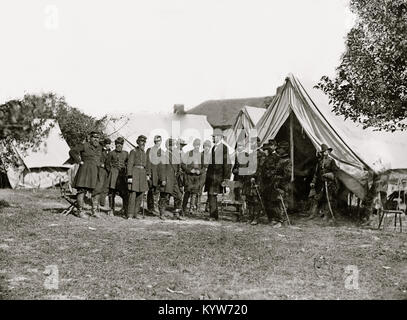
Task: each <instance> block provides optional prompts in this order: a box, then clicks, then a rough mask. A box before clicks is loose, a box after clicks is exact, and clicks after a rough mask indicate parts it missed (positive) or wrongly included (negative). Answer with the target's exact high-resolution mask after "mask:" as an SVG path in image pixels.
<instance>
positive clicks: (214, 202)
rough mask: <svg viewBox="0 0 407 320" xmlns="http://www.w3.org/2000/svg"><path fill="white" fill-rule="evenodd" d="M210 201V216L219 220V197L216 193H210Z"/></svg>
mask: <svg viewBox="0 0 407 320" xmlns="http://www.w3.org/2000/svg"><path fill="white" fill-rule="evenodd" d="M208 203H209V216H210V217H211V218H215V219H216V220H218V218H219V212H218V197H217V195H216V194H208Z"/></svg>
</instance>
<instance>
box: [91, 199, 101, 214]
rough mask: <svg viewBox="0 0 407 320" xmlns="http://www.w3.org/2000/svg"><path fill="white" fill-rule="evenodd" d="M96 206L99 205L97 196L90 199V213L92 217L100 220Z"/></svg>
mask: <svg viewBox="0 0 407 320" xmlns="http://www.w3.org/2000/svg"><path fill="white" fill-rule="evenodd" d="M98 204H99V196H98V195H96V196H93V197H92V209H91V212H92V216H93V217H95V218H100V215H99V214H98V212H97V207H98Z"/></svg>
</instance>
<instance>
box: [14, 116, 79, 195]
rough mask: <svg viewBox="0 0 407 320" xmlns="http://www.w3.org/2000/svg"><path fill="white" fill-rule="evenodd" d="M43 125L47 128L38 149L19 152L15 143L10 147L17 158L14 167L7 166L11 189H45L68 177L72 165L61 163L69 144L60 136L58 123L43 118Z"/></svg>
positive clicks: (67, 151) (66, 179)
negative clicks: (47, 132) (46, 133)
mask: <svg viewBox="0 0 407 320" xmlns="http://www.w3.org/2000/svg"><path fill="white" fill-rule="evenodd" d="M44 126H45V127H48V126H51V128H50V131H49V134H48V135H47V136H46V137H45V138H44V140H43V141H42V142H41V144H40V145H39V146H38V148H35V149H29V150H26V151H25V152H23V151H22V150H21V149H20V148H19V147H18V146H17V145H15V146H13V149H14V151H15V153H16V155H17V156H18V158H19V164H18V165H17V167H14V168H8V169H7V178H8V180H9V183H10V186H11V187H12V188H13V189H19V188H21V189H31V188H41V189H42V188H49V187H52V186H55V185H57V184H58V183H59V182H60V181H62V182H66V181H69V179H70V178H69V170H70V169H71V167H72V166H70V165H66V164H64V163H65V161H66V159H67V158H68V157H69V155H68V153H69V146H68V144H67V143H66V141H65V140H64V138H63V137H62V135H61V129H60V127H59V125H58V122H56V121H55V120H47V121H46V123H45V124H44Z"/></svg>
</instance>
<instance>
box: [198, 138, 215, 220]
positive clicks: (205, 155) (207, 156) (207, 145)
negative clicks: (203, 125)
mask: <svg viewBox="0 0 407 320" xmlns="http://www.w3.org/2000/svg"><path fill="white" fill-rule="evenodd" d="M211 147H212V143H211V142H210V141H209V140H205V141H204V143H203V150H202V152H201V154H202V172H201V176H200V179H199V193H198V197H197V199H196V200H197V203H196V207H197V209H198V211H199V212H201V208H200V207H201V197H202V193H203V190H204V187H205V181H206V172H207V170H208V166H209V163H210V162H211ZM205 211H208V201H206V203H205Z"/></svg>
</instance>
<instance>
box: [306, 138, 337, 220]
mask: <svg viewBox="0 0 407 320" xmlns="http://www.w3.org/2000/svg"><path fill="white" fill-rule="evenodd" d="M331 152H332V148H329V147H328V146H327V145H326V144H322V145H321V151H320V152H319V157H318V163H317V166H316V168H315V173H314V177H313V179H312V182H311V184H310V187H311V191H310V198H311V209H310V212H311V214H310V216H309V217H308V219H313V218H315V217H316V216H317V215H318V210H319V208H320V207H321V206H322V207H323V208H322V209H323V214H324V219H329V217H330V215H329V214H328V213H327V210H326V209H327V208H326V206H328V202H327V201H328V199H327V193H326V189H328V198H329V201H330V204H331V207H332V208H335V199H336V195H337V192H338V189H339V182H338V179H337V177H336V173H337V171H338V169H339V168H338V166H337V164H336V162H335V160H334V159H333V158H332V157H331V156H330V153H331Z"/></svg>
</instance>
